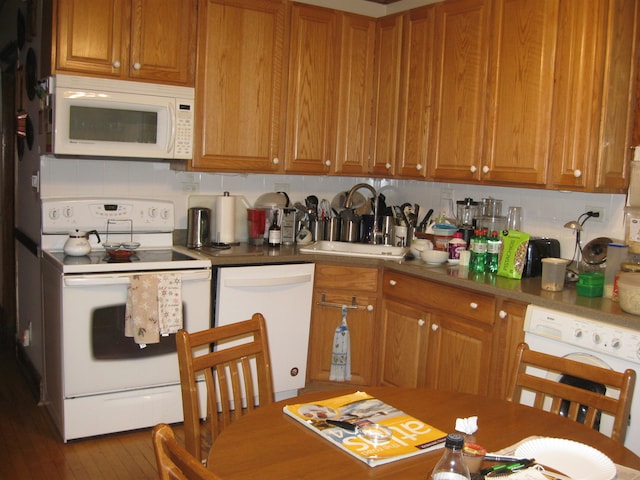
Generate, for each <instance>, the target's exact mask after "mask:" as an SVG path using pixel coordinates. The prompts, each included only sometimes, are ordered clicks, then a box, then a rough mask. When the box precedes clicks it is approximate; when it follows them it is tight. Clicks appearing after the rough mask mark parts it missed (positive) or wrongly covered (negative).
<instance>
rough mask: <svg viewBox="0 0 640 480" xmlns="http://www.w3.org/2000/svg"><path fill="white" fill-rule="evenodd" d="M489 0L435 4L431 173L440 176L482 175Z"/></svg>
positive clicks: (473, 177)
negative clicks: (481, 159) (481, 160)
mask: <svg viewBox="0 0 640 480" xmlns="http://www.w3.org/2000/svg"><path fill="white" fill-rule="evenodd" d="M490 10H491V0H460V1H455V2H443V3H441V4H438V6H437V8H436V40H435V48H436V51H435V57H436V61H435V66H434V72H435V80H434V89H435V100H434V106H433V108H434V126H433V133H432V135H431V145H430V157H431V158H432V159H433V161H432V162H431V163H430V168H429V172H430V175H431V177H432V178H434V179H436V180H451V181H465V180H466V181H469V180H479V179H480V171H481V165H480V158H481V156H482V146H483V141H484V130H485V114H486V100H485V99H486V97H487V71H488V62H489V20H490V13H491V12H490Z"/></svg>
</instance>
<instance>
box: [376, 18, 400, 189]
mask: <svg viewBox="0 0 640 480" xmlns="http://www.w3.org/2000/svg"><path fill="white" fill-rule="evenodd" d="M401 62H402V15H394V16H390V17H384V18H381V19H379V20H378V21H377V23H376V48H375V80H374V84H373V88H374V90H373V119H372V129H371V160H370V162H371V167H370V168H371V173H372V174H374V175H378V176H383V177H384V176H386V177H388V176H393V175H395V174H396V155H397V150H396V149H397V143H398V136H397V135H398V108H399V104H400V82H401V67H402V64H401Z"/></svg>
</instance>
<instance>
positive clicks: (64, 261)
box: [43, 248, 211, 274]
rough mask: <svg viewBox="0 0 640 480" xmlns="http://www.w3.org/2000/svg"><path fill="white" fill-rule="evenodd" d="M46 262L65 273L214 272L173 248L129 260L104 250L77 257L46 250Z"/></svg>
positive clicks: (144, 252)
mask: <svg viewBox="0 0 640 480" xmlns="http://www.w3.org/2000/svg"><path fill="white" fill-rule="evenodd" d="M43 254H44V256H45V258H46V259H47V260H49V261H51V262H52V263H54V265H56V267H57V268H59V269H60V270H61V271H62V272H63V273H65V274H66V273H85V274H86V273H110V272H141V271H151V270H191V269H202V268H210V267H211V262H210V261H208V260H203V259H201V258H195V257H192V256H189V255H187V254H185V253H181V252H178V251H176V250H173V249H171V248H167V249H148V250H145V249H141V250H136V251H135V252H134V254H133V255H132V256H131V257H129V258H127V259H114V258H112V257H111V256H110V255H109V254H107V253H106V252H105V251H104V250H102V251H100V250H92V251H91V252H90V253H89V254H88V255H83V256H80V257H73V256H70V255H66V254H65V253H64V252H62V251H50V250H45V251H44V252H43Z"/></svg>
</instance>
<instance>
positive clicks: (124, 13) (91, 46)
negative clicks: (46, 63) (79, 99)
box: [52, 0, 130, 78]
mask: <svg viewBox="0 0 640 480" xmlns="http://www.w3.org/2000/svg"><path fill="white" fill-rule="evenodd" d="M54 12H55V14H54V15H55V18H54V28H53V39H54V40H53V46H54V49H53V52H52V55H53V59H52V63H53V65H55V70H56V71H65V72H67V71H68V72H78V73H88V74H94V75H99V76H101V77H115V78H118V77H121V76H125V75H126V74H127V65H128V63H129V55H128V48H129V41H128V39H129V18H130V3H129V0H103V1H100V2H87V1H85V0H57V2H56V4H55V10H54Z"/></svg>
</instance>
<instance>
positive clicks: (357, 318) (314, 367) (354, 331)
mask: <svg viewBox="0 0 640 480" xmlns="http://www.w3.org/2000/svg"><path fill="white" fill-rule="evenodd" d="M351 299H352V295H351V294H345V293H342V292H338V291H332V290H327V289H318V288H316V289H315V290H314V295H313V311H312V314H311V331H310V336H309V338H310V340H309V362H308V368H307V370H308V375H309V379H310V380H316V381H321V382H326V381H329V374H330V372H331V353H332V351H333V336H334V333H335V330H336V328H337V327H338V326H339V325H340V322H341V320H342V312H341V309H340V307H339V306H340V305H351V302H352V300H351ZM356 304H357V305H358V308H352V309H348V310H347V325H348V327H349V337H350V340H351V346H350V353H351V380H350V381H349V382H347V383H349V384H353V385H371V384H372V382H373V361H372V354H373V353H372V351H373V346H374V345H375V315H376V308H375V307H376V297H375V296H367V295H358V296H357V297H356ZM368 306H371V307H370V308H368Z"/></svg>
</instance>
